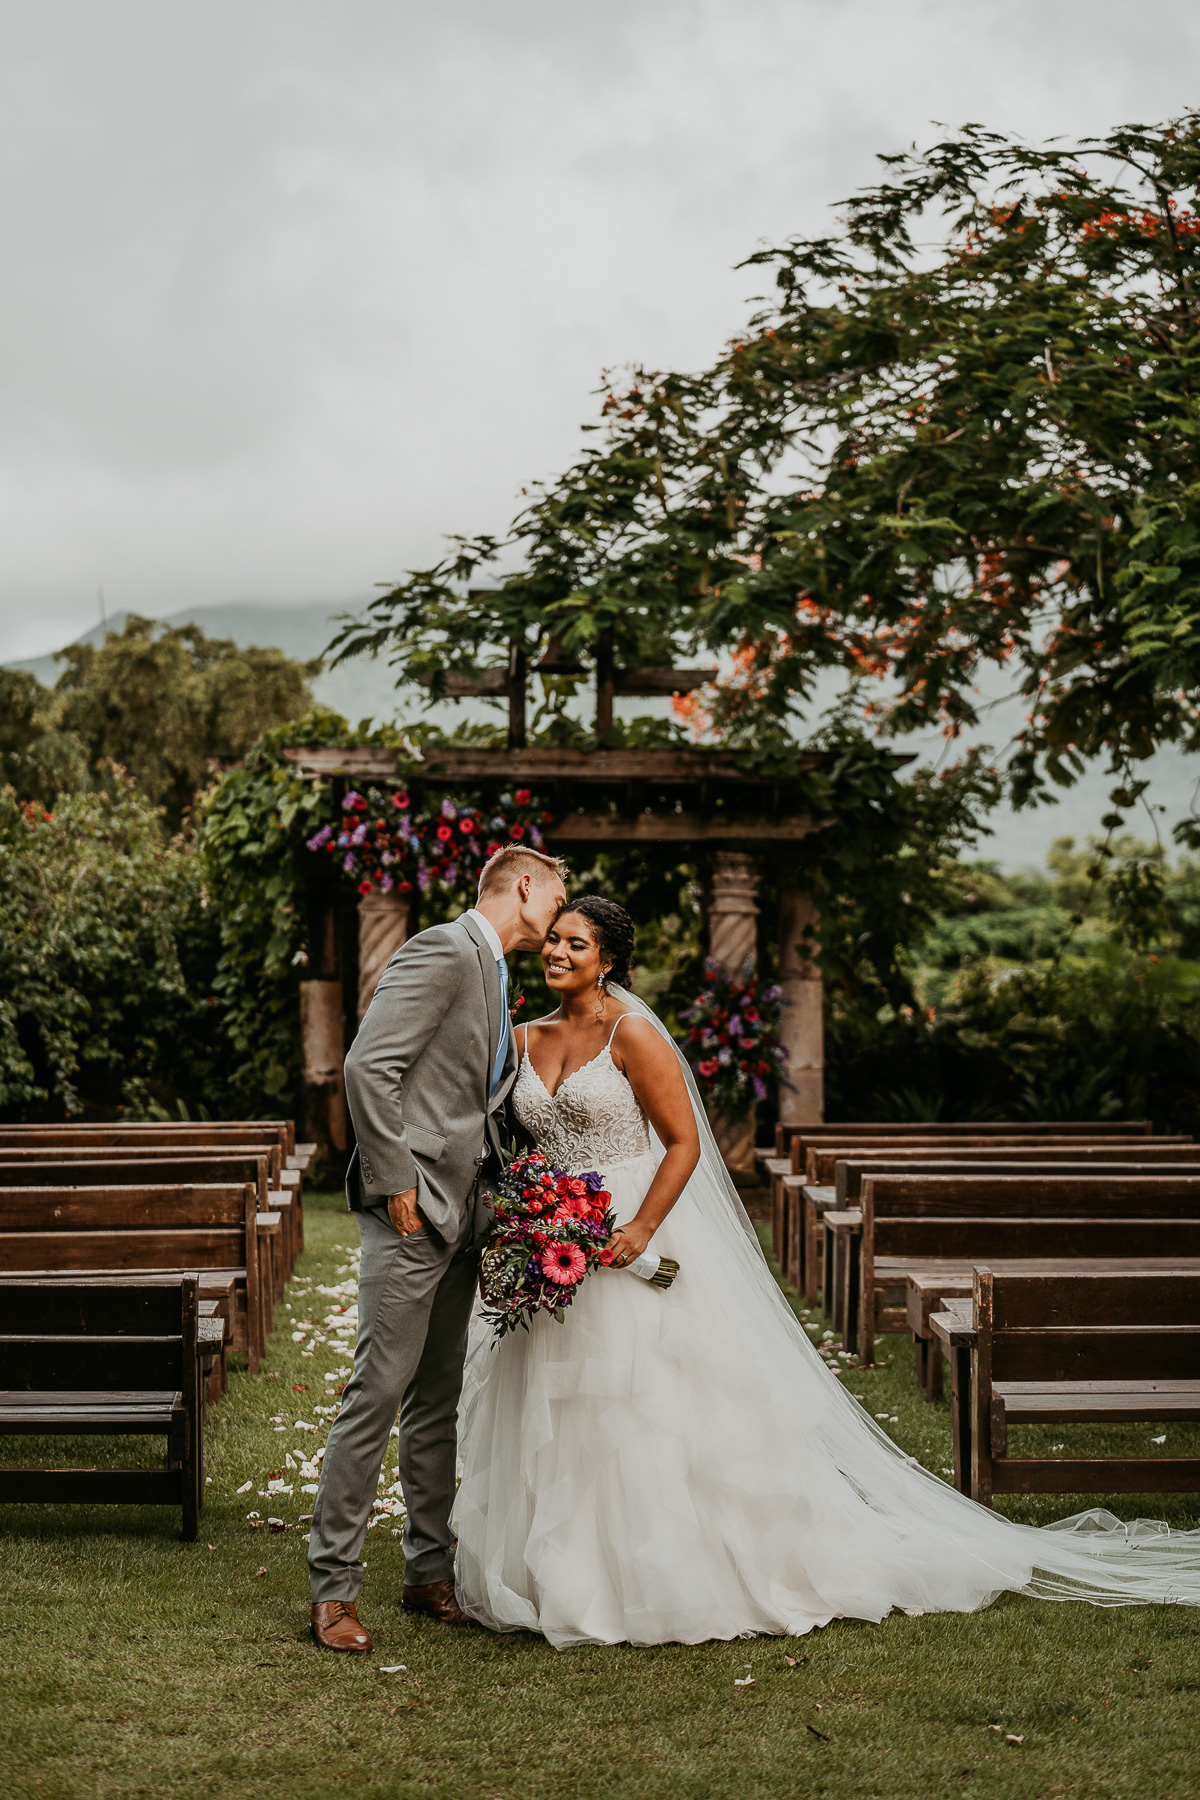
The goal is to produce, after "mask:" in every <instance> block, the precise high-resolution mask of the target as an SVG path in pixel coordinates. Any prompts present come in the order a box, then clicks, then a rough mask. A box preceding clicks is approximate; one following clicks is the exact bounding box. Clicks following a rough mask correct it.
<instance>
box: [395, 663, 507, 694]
mask: <svg viewBox="0 0 1200 1800" xmlns="http://www.w3.org/2000/svg"><path fill="white" fill-rule="evenodd" d="M417 681H418V682H419V684H420V685H421V687H423V688H431V687H432V686H433V682H434V675H433V671H432V669H430V670H427V671H426V673H425V674H424V675H418V676H417ZM508 686H509V683H508V670H507V669H483V670H481V671H480V673H479V674H478V675H456V674H455V673H454V671H453V670H452V669H448V670H447V671H446V673H445V675H444V677H443V687H442V693H443V695H444V697H445V698H446V699H447V700H471V699H474V698H475V697H476V696H477V695H479V694H507V693H508Z"/></svg>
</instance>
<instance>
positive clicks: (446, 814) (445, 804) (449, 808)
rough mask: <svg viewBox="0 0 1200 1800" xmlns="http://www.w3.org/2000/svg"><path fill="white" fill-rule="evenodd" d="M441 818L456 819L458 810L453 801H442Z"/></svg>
mask: <svg viewBox="0 0 1200 1800" xmlns="http://www.w3.org/2000/svg"><path fill="white" fill-rule="evenodd" d="M442 817H443V819H457V817H458V808H457V807H456V806H455V804H454V802H453V800H443V801H442Z"/></svg>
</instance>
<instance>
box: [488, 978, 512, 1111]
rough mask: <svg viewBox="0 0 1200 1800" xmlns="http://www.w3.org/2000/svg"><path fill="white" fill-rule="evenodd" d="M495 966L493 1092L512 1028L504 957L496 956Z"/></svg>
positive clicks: (502, 1070)
mask: <svg viewBox="0 0 1200 1800" xmlns="http://www.w3.org/2000/svg"><path fill="white" fill-rule="evenodd" d="M496 967H497V968H498V969H499V971H500V1004H501V1007H502V1011H501V1014H500V1042H499V1044H497V1046H496V1066H495V1068H494V1069H493V1070H492V1087H491V1091H492V1093H493V1094H494V1093H495V1091H496V1089H497V1088H498V1087H499V1086H500V1077H501V1076H502V1075H503V1073H504V1063H505V1058H506V1057H507V1055H508V1034H509V1032H510V1031H511V1030H512V1021H511V1019H510V1018H509V1016H508V964H507V963H506V962H505V960H504V958H503V957H502V956H501V957H498V958H497V960H496Z"/></svg>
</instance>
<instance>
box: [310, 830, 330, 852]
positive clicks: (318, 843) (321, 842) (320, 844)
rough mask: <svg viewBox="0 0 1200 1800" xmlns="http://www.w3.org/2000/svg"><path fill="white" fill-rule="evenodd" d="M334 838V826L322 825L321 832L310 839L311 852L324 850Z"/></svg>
mask: <svg viewBox="0 0 1200 1800" xmlns="http://www.w3.org/2000/svg"><path fill="white" fill-rule="evenodd" d="M332 836H333V826H332V825H322V827H321V829H320V831H318V832H317V833H316V835H315V836H314V837H310V838H309V840H308V847H309V849H310V850H323V849H324V848H325V846H326V844H327V843H328V842H329V840H330V838H331V837H332Z"/></svg>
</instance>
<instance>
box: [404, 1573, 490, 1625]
mask: <svg viewBox="0 0 1200 1800" xmlns="http://www.w3.org/2000/svg"><path fill="white" fill-rule="evenodd" d="M401 1605H402V1606H403V1608H404V1610H405V1612H419V1613H428V1614H429V1617H430V1618H431V1619H436V1620H437V1622H438V1624H439V1625H474V1624H475V1620H474V1619H472V1618H471V1617H470V1616H469V1615H468V1614H467V1613H465V1612H464V1611H463V1609H462V1607H461V1606H460V1605H459V1604H458V1599H457V1596H456V1595H455V1592H454V1583H453V1582H452V1581H431V1582H430V1583H429V1585H428V1586H427V1587H406V1588H405V1590H404V1596H403V1599H402V1600H401Z"/></svg>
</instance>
